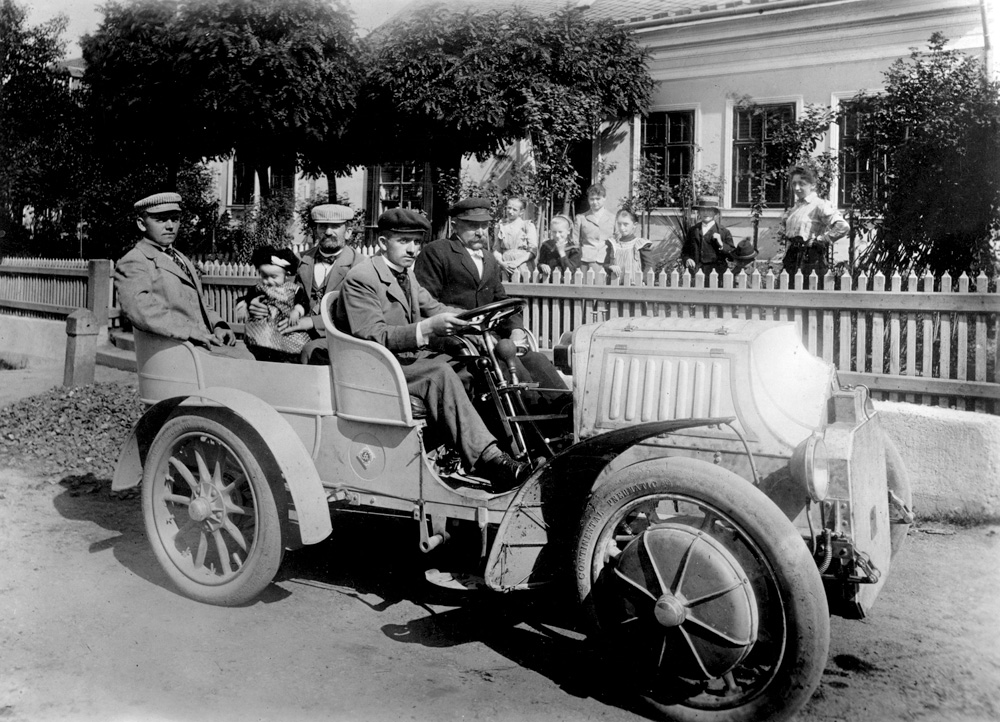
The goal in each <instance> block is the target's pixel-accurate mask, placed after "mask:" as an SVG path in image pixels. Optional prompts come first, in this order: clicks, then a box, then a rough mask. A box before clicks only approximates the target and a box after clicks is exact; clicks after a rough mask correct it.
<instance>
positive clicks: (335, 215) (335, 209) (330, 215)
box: [310, 203, 354, 223]
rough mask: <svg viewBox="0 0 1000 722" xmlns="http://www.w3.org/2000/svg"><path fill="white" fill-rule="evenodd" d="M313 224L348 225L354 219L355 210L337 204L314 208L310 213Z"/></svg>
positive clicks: (326, 204)
mask: <svg viewBox="0 0 1000 722" xmlns="http://www.w3.org/2000/svg"><path fill="white" fill-rule="evenodd" d="M310 215H311V216H312V219H313V223H347V222H348V221H349V220H351V219H352V218H354V210H353V209H351V208H348V207H347V206H342V205H338V204H337V203H325V204H323V205H321V206H314V207H313V209H312V211H311V212H310Z"/></svg>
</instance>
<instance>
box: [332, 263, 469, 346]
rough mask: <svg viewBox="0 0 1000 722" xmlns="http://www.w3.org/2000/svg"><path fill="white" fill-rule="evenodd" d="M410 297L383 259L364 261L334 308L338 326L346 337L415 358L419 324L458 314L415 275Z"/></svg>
mask: <svg viewBox="0 0 1000 722" xmlns="http://www.w3.org/2000/svg"><path fill="white" fill-rule="evenodd" d="M408 273H409V276H410V295H409V297H407V295H406V294H405V293H403V289H402V288H400V286H399V283H398V282H397V281H396V276H395V274H393V272H392V270H390V268H389V266H388V265H386V262H385V259H384V258H383V257H382V256H375V257H373V258H371V259H367V258H366V259H363V260H362V261H361V262H360V263H358V264H357V265H356V266H354V267H353V268H352V269H351V270H350V271H349V272H348V274H347V277H346V278H345V279H344V283H343V284H342V285H341V287H340V299H339V301H338V302H337V304H336V305H335V306H334V312H333V313H334V323H335V324H336V326H337V328H338V329H340V330H341V331H343V332H344V333H349V334H351V335H352V336H356V337H357V338H363V339H366V340H368V341H375V342H376V343H380V344H382V345H383V346H385V347H386V348H387V349H389V350H390V351H392V352H393V353H394V354H396V355H397V356H402V357H404V358H405V357H407V356H413V355H415V354H416V352H417V351H418V349H419V347H418V346H417V324H418V323H420V321H421V319H424V318H427V317H429V316H435V315H437V314H439V313H445V312H448V311H450V312H452V313H458V312H460V311H461V310H462V309H460V308H451V307H449V306H446V305H444V304H443V303H440V302H439V301H437V300H436V299H435V298H434V297H433V296H431V295H430V294H429V293H428V292H427V290H426V289H424V288H423V287H422V286H421V285H420V284H419V283H418V282H417V279H416V278H415V277H414V275H413V271H412V270H410V271H408Z"/></svg>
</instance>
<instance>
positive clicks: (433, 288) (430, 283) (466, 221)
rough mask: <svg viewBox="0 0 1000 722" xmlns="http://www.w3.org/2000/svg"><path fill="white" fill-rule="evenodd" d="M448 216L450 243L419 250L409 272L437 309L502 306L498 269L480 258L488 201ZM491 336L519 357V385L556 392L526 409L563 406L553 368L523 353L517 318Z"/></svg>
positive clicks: (465, 204)
mask: <svg viewBox="0 0 1000 722" xmlns="http://www.w3.org/2000/svg"><path fill="white" fill-rule="evenodd" d="M448 214H449V215H450V216H451V220H452V228H453V231H454V232H453V233H452V236H451V237H450V238H442V239H439V240H436V241H434V242H433V243H429V244H427V246H425V247H424V249H423V250H422V251H421V253H420V255H419V256H418V257H417V263H416V265H415V266H414V272H415V273H416V276H417V280H419V281H420V284H421V285H422V286H423V287H424V288H426V289H427V290H428V291H429V292H430V294H431V295H432V296H434V298H436V299H437V300H438V301H440V302H441V303H446V304H448V305H449V306H457V307H458V308H461V309H465V310H469V309H473V308H478V307H479V306H485V305H486V304H487V303H493V302H494V301H503V300H505V299H506V298H507V292H506V290H505V289H504V285H503V276H502V270H501V268H500V264H499V263H498V262H497V260H496V258H494V256H493V254H492V253H490V252H488V251H486V252H484V249H485V248H486V246H487V245H488V244H489V231H490V222H491V221H492V218H493V217H492V215H491V213H490V201H489V200H488V199H486V198H466V199H464V200H461V201H459V202H458V203H456V204H455V205H453V206H452V207H451V208H450V209H449V210H448ZM497 330H498V332H499V335H500V337H501V338H509V339H510V340H511V341H513V342H514V345H515V346H518V347H520V349H521V350H522V352H523V355H519V356H518V358H517V359H515V362H514V365H515V368H516V370H517V375H518V379H519V380H520V381H524V382H529V383H531V382H535V383H538V385H539V387H540V388H543V389H559V391H558V392H550V393H548V394H545V393H544V392H543V393H542V394H541V398H538V396H539V395H538V394H534V392H532V393H531V394H529V395H528V396H529V400H531V401H532V405H538V404H539V402H541V401H542V400H545V401H546V402H548V403H552V404H558V403H559V402H560V401H564V400H568V399H567V398H565V397H566V394H565V393H563V392H564V391H565V390H566V383H565V382H564V381H563V379H562V376H560V375H559V372H558V371H557V370H556V368H555V366H553V365H552V363H551V362H550V361H549V360H548V359H547V358H545V356H543V355H542V354H540V353H538V352H537V351H528V350H527V349H528V334H527V332H526V331H525V330H524V322H523V320H522V319H521V316H520V314H516V315H513V316H510V317H508V318H507V319H505V320H504V321H503V322H502V324H501V325H500V327H499V328H498V329H497ZM541 405H545V404H541ZM536 410H539V411H541V410H543V409H540V408H539V409H536Z"/></svg>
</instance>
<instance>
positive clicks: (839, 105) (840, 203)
mask: <svg viewBox="0 0 1000 722" xmlns="http://www.w3.org/2000/svg"><path fill="white" fill-rule="evenodd" d="M856 95H857V91H854V92H849V93H848V92H841V93H836V94H834V95H832V96H831V99H830V106H831V107H833V108H835V109H837V110H838V111H839V110H842V109H843V108H844V106H848V105H850V104H851V101H852V100H853V98H854V97H855V96H856ZM833 125H835V126H836V128H833V127H831V129H830V150H831V152H833V153H836V155H837V177H836V178H835V179H834V182H833V183H832V184H831V185H832V187H831V189H830V196H831V197H832V198H835V199H836V201H837V207H838V208H843V209H849V208H851V207H852V206H853V204H852V203H851V200H850V197H849V196H848V195H847V190H848V189H847V187H846V184H845V181H846V178H847V173H846V171H845V167H844V160H845V158H844V152H845V150H846V149H845V148H844V145H845V140H846V129H845V128H844V127H843V125H842V123H841V122H840V121H839V120H838V122H836V123H834V124H833ZM867 160H868V162H870V163H872V167H871V169H870V170H868V171H864V172H861V173H858V172H857V171H854V172H853V175H866V174H867V175H869V178H870V180H871V182H872V184H873V186H874V187H876V188H878V187H879V179H880V176H881V188H882V189H883V192H884V188H885V183H886V181H885V174H886V173H887V168H886V167H885V159H884V158H883V159H882V164H883V167H882V168H881V171H880V170H879V169H878V168H877V167H875V164H876V163H877V159H875V158H870V159H867Z"/></svg>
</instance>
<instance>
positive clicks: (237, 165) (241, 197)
mask: <svg viewBox="0 0 1000 722" xmlns="http://www.w3.org/2000/svg"><path fill="white" fill-rule="evenodd" d="M255 180H256V174H255V173H254V169H253V166H252V165H250V164H249V163H244V162H242V161H241V160H240V159H239V158H233V202H232V205H234V206H248V205H251V204H252V203H253V199H254V191H255V187H254V181H255Z"/></svg>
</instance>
